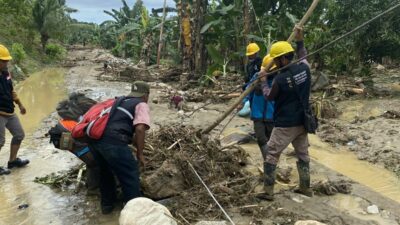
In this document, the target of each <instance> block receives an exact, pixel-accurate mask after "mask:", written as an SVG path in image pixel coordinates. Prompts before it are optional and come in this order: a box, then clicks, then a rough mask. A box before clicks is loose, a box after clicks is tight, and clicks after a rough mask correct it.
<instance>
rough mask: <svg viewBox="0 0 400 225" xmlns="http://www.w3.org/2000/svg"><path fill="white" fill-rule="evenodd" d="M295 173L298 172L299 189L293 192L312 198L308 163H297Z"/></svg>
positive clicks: (300, 161)
mask: <svg viewBox="0 0 400 225" xmlns="http://www.w3.org/2000/svg"><path fill="white" fill-rule="evenodd" d="M297 171H298V172H299V188H298V189H296V190H295V192H296V193H299V194H302V195H305V196H308V197H312V196H313V195H314V193H313V191H312V189H311V188H310V163H309V162H304V161H302V160H299V161H297Z"/></svg>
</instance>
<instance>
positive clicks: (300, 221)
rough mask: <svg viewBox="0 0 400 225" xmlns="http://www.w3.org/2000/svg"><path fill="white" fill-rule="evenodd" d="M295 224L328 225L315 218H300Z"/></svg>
mask: <svg viewBox="0 0 400 225" xmlns="http://www.w3.org/2000/svg"><path fill="white" fill-rule="evenodd" d="M294 225H326V224H325V223H321V222H318V221H315V220H299V221H297V222H296V223H295V224H294Z"/></svg>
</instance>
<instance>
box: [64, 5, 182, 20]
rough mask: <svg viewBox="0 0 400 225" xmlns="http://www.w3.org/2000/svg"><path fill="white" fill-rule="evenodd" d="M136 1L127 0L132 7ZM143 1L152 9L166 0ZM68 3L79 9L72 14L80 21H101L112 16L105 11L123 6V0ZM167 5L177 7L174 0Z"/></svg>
mask: <svg viewBox="0 0 400 225" xmlns="http://www.w3.org/2000/svg"><path fill="white" fill-rule="evenodd" d="M135 2H136V0H127V3H128V5H129V6H130V7H132V6H133V5H134V3H135ZM143 3H144V5H145V6H146V7H147V8H148V9H149V10H151V8H161V7H163V4H164V1H163V0H143ZM67 5H68V6H69V7H71V8H74V9H77V10H79V12H77V13H73V14H71V17H72V18H75V19H77V20H79V21H85V22H95V23H101V22H103V21H105V20H109V19H111V17H110V16H108V15H107V14H105V13H104V12H103V11H104V10H111V9H119V8H120V7H121V6H122V2H121V1H120V0H108V1H106V0H67ZM167 5H168V6H171V7H175V2H174V1H173V0H167Z"/></svg>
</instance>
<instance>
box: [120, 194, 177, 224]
mask: <svg viewBox="0 0 400 225" xmlns="http://www.w3.org/2000/svg"><path fill="white" fill-rule="evenodd" d="M119 224H120V225H155V224H157V225H177V223H176V222H175V220H174V219H173V217H172V215H171V213H170V212H169V210H168V209H167V208H166V207H165V206H163V205H161V204H159V203H157V202H154V201H152V200H151V199H148V198H135V199H132V200H130V201H129V202H128V203H127V204H126V205H125V207H124V209H122V211H121V215H120V217H119Z"/></svg>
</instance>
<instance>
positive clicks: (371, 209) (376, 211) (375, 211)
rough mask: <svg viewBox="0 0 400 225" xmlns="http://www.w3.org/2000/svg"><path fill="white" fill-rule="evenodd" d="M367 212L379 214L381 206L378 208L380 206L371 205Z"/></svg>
mask: <svg viewBox="0 0 400 225" xmlns="http://www.w3.org/2000/svg"><path fill="white" fill-rule="evenodd" d="M367 212H368V213H369V214H379V208H378V206H376V205H370V206H368V208H367Z"/></svg>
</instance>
